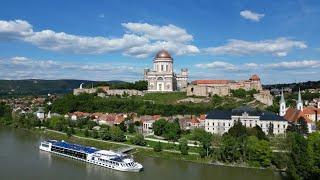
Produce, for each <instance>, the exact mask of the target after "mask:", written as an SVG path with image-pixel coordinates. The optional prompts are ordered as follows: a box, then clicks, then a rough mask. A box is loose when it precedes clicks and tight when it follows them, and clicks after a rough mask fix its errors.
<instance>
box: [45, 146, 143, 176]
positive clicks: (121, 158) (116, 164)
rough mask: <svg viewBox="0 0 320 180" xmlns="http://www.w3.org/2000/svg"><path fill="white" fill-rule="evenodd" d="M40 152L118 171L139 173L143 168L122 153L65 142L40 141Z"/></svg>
mask: <svg viewBox="0 0 320 180" xmlns="http://www.w3.org/2000/svg"><path fill="white" fill-rule="evenodd" d="M39 149H40V150H43V151H47V152H51V153H54V154H58V155H61V156H65V157H69V158H72V159H76V160H80V161H84V162H87V163H91V164H95V165H98V166H102V167H105V168H110V169H115V170H118V171H129V172H139V171H141V170H142V169H143V166H142V165H141V164H139V163H137V162H134V160H133V159H132V158H130V157H129V156H127V155H126V154H123V153H117V152H114V151H109V150H100V149H97V148H94V147H87V146H82V145H79V144H71V143H68V142H66V141H63V140H62V141H57V140H47V141H42V142H41V144H40V146H39Z"/></svg>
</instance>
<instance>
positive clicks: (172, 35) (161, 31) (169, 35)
mask: <svg viewBox="0 0 320 180" xmlns="http://www.w3.org/2000/svg"><path fill="white" fill-rule="evenodd" d="M122 26H123V27H125V28H127V29H128V30H129V31H130V32H133V33H137V34H139V35H143V36H145V37H147V38H148V39H152V40H166V41H174V42H189V41H192V40H193V37H192V35H190V34H188V33H187V31H186V30H185V29H182V28H180V27H177V26H175V25H172V24H169V25H167V26H157V25H150V24H148V23H122Z"/></svg>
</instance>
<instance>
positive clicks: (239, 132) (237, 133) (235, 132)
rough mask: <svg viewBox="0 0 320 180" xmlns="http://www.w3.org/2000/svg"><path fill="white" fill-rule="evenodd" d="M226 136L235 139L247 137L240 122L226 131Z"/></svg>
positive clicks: (245, 130)
mask: <svg viewBox="0 0 320 180" xmlns="http://www.w3.org/2000/svg"><path fill="white" fill-rule="evenodd" d="M228 134H229V135H231V136H233V137H235V138H239V137H246V136H247V135H248V132H247V129H246V127H245V126H243V125H242V123H241V122H240V121H237V122H236V123H235V124H234V125H233V126H232V127H231V128H230V129H229V131H228Z"/></svg>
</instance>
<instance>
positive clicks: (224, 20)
mask: <svg viewBox="0 0 320 180" xmlns="http://www.w3.org/2000/svg"><path fill="white" fill-rule="evenodd" d="M319 18H320V1H317V0H308V1H300V0H299V1H298V0H288V1H286V0H282V1H272V3H270V1H269V0H256V1H254V0H247V1H236V0H234V1H226V0H224V1H222V0H221V1H203V0H202V1H201V0H197V1H196V0H195V1H191V0H190V1H187V0H185V1H173V0H162V1H155V0H154V1H152V0H148V1H147V0H145V1H129V0H128V1H125V0H121V1H118V0H115V1H111V0H109V1H102V0H96V1H86V0H68V1H62V0H56V1H49V0H42V1H32V0H29V1H17V0H3V1H1V6H0V79H27V78H41V79H61V78H64V79H65V78H67V79H90V80H115V79H116V80H126V81H134V80H139V79H141V78H142V73H143V69H144V68H146V67H151V66H152V59H153V56H154V55H155V53H156V52H157V51H159V50H160V49H163V48H164V49H167V50H168V51H169V52H170V53H171V54H172V56H173V58H174V68H175V70H176V72H179V70H180V69H181V68H184V67H185V68H188V69H189V73H190V80H194V79H247V78H248V77H249V76H250V75H251V74H255V73H256V74H259V75H260V77H261V79H262V81H263V83H265V84H267V83H283V82H295V81H297V82H298V81H307V80H319V79H320V74H319V73H320V70H319V69H320V57H319V56H320V44H319V42H320V36H319V32H320V23H318V21H319Z"/></svg>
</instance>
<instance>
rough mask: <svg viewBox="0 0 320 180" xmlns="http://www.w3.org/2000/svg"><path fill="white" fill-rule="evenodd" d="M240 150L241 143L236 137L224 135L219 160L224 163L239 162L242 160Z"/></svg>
mask: <svg viewBox="0 0 320 180" xmlns="http://www.w3.org/2000/svg"><path fill="white" fill-rule="evenodd" d="M240 148H241V146H240V142H239V141H238V140H237V139H236V138H235V137H233V136H231V135H229V134H225V135H223V136H222V140H221V145H220V148H219V154H220V158H219V159H220V160H222V161H224V162H237V161H238V160H240V158H241V152H240Z"/></svg>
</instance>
